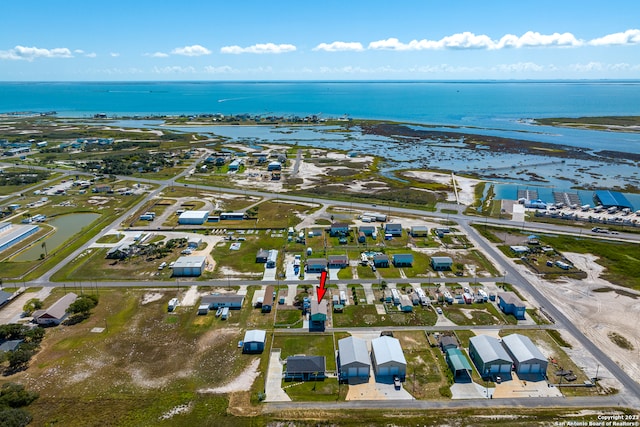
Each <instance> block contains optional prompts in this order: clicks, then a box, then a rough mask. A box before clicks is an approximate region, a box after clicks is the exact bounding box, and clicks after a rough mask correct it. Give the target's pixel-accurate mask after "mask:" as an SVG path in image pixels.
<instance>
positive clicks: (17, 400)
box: [0, 383, 38, 408]
mask: <svg viewBox="0 0 640 427" xmlns="http://www.w3.org/2000/svg"><path fill="white" fill-rule="evenodd" d="M37 398H38V393H36V392H33V391H29V390H26V389H25V388H24V386H23V385H22V384H16V383H5V384H3V385H2V388H0V406H8V407H10V408H20V407H22V406H28V405H30V404H31V403H33V401H34V400H36V399H37Z"/></svg>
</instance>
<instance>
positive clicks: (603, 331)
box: [517, 252, 640, 387]
mask: <svg viewBox="0 0 640 427" xmlns="http://www.w3.org/2000/svg"><path fill="white" fill-rule="evenodd" d="M564 255H565V256H566V257H567V258H568V259H569V260H570V261H571V262H572V263H573V264H574V265H575V266H576V267H577V268H579V269H580V270H582V271H585V272H586V273H587V278H586V279H584V280H575V279H567V278H562V279H560V280H557V281H553V282H549V281H546V280H543V279H541V278H540V277H538V276H536V275H533V274H531V273H530V272H529V271H528V270H526V267H523V266H518V267H517V268H519V269H521V272H522V273H523V274H524V275H525V277H527V279H528V280H530V281H531V282H532V283H534V284H535V285H536V286H537V288H538V289H539V290H541V291H543V292H544V293H545V295H546V296H547V297H548V298H549V299H550V300H551V301H553V302H554V304H555V305H556V307H558V308H559V309H560V310H562V311H563V312H564V314H565V315H566V316H567V317H568V318H569V319H570V320H571V321H572V322H573V323H574V324H575V325H577V326H578V328H580V330H581V331H582V333H583V334H585V335H586V336H587V337H588V338H589V339H590V340H592V341H593V342H594V343H595V344H597V345H598V346H600V348H603V349H606V351H607V353H608V354H609V357H611V359H613V360H614V361H615V362H616V363H618V365H620V366H621V367H622V368H623V369H624V370H625V371H626V372H627V373H628V374H629V375H630V376H631V377H632V378H633V379H634V380H636V381H640V353H639V352H640V336H638V333H637V326H638V324H639V323H640V295H639V296H638V297H637V298H632V297H630V296H625V295H621V294H619V293H616V292H615V290H616V289H617V290H622V291H624V292H628V291H629V289H628V288H622V287H620V286H616V285H613V284H611V283H609V282H607V281H606V280H603V279H601V278H600V277H599V276H600V274H601V273H602V271H603V268H602V267H601V266H600V265H599V264H597V263H596V262H595V259H596V257H595V256H593V255H591V254H576V253H566V252H565V253H564ZM603 287H608V288H611V291H610V292H594V290H595V289H599V288H603ZM568 302H570V303H568ZM612 331H614V332H617V333H618V334H620V335H622V336H624V337H625V338H626V339H627V340H629V341H630V342H631V344H632V345H633V347H634V349H633V350H630V349H623V348H620V347H618V346H617V345H615V344H614V343H613V342H612V341H611V340H610V338H609V337H608V336H607V335H608V333H609V332H612ZM563 335H566V334H563ZM571 356H572V358H573V359H574V360H576V363H578V364H580V362H582V363H583V364H584V366H582V365H581V367H583V368H584V369H585V372H586V373H587V375H589V376H595V366H596V365H597V362H595V361H593V360H590V358H589V357H587V355H584V354H581V352H580V351H579V350H577V347H574V351H572V355H571ZM602 375H603V373H602V368H600V373H599V377H602ZM605 376H606V374H605ZM601 384H602V385H603V386H609V387H619V385H618V384H617V381H615V380H614V379H612V378H611V377H609V378H606V377H605V378H603V380H602V381H601Z"/></svg>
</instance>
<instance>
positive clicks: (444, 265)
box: [431, 256, 453, 271]
mask: <svg viewBox="0 0 640 427" xmlns="http://www.w3.org/2000/svg"><path fill="white" fill-rule="evenodd" d="M451 266H453V260H452V259H451V257H448V256H434V257H431V268H433V269H434V270H436V271H443V270H451Z"/></svg>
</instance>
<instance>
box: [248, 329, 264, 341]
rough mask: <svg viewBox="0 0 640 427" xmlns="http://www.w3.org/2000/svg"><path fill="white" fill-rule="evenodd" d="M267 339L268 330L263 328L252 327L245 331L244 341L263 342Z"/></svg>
mask: <svg viewBox="0 0 640 427" xmlns="http://www.w3.org/2000/svg"><path fill="white" fill-rule="evenodd" d="M266 341H267V331H263V330H261V329H252V330H250V331H247V332H245V333H244V342H261V343H264V342H266Z"/></svg>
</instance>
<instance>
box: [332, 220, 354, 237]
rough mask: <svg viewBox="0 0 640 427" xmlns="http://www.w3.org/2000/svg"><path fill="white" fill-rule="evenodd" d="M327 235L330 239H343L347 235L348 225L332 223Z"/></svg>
mask: <svg viewBox="0 0 640 427" xmlns="http://www.w3.org/2000/svg"><path fill="white" fill-rule="evenodd" d="M329 235H330V236H332V237H335V236H341V237H344V236H347V235H349V224H345V223H342V222H334V223H333V224H331V228H329Z"/></svg>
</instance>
